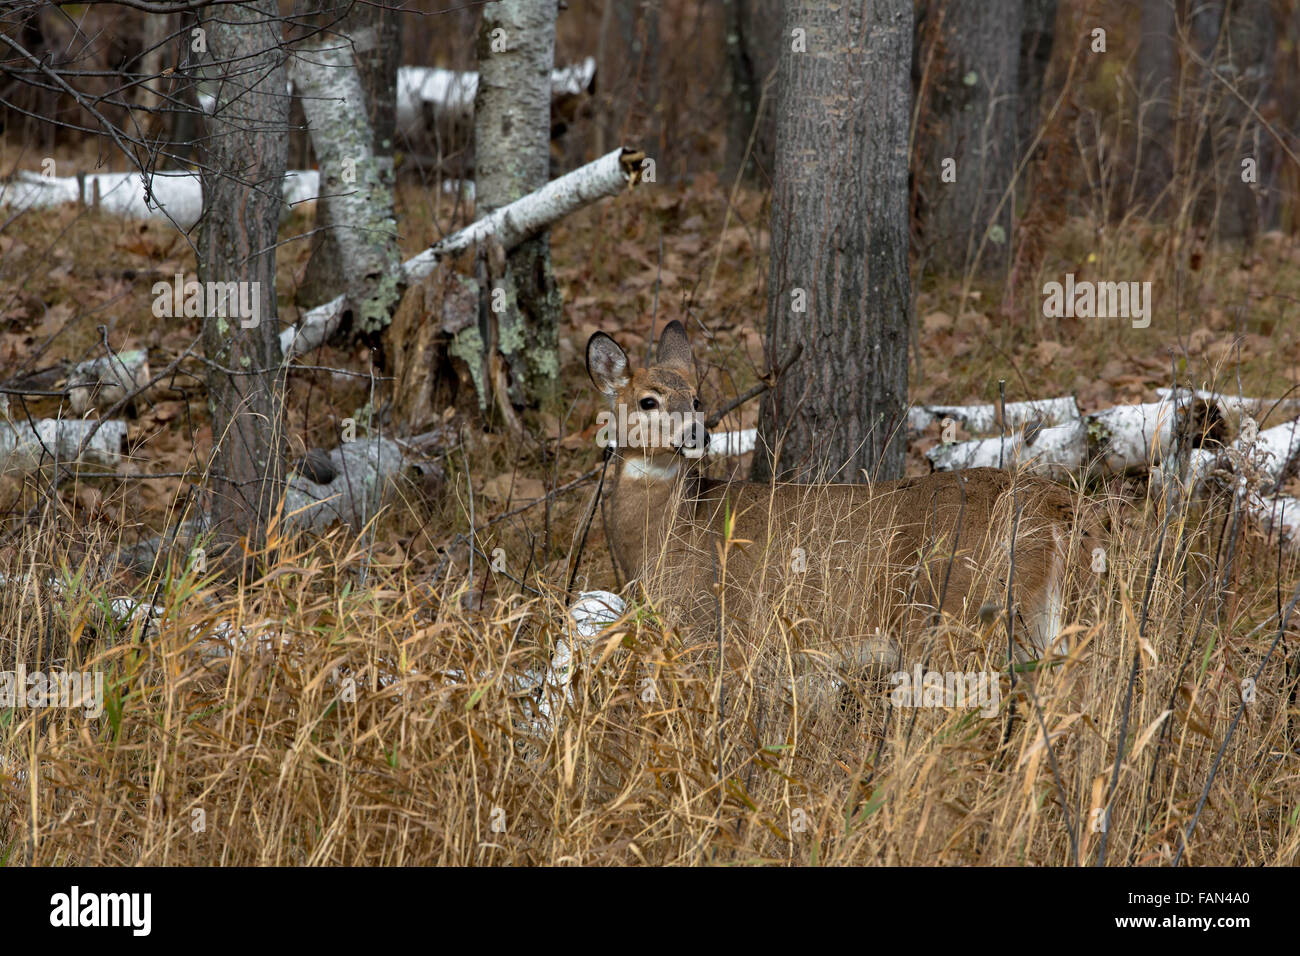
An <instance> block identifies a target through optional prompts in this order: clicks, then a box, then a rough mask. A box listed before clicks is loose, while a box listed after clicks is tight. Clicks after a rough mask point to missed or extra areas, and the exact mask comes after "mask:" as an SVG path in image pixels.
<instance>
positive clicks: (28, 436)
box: [0, 418, 126, 474]
mask: <svg viewBox="0 0 1300 956" xmlns="http://www.w3.org/2000/svg"><path fill="white" fill-rule="evenodd" d="M95 424H96V423H95V422H94V421H90V420H87V419H81V418H41V419H37V420H36V421H35V426H36V427H35V428H33V427H32V426H31V425H29V424H28V423H27V422H26V421H10V422H0V473H6V474H7V473H10V472H18V473H21V474H27V473H30V472H33V471H35V470H37V469H38V468H40V467H42V466H43V465H52V464H54V460H55V459H56V458H57V459H58V460H59V461H61V462H70V461H74V460H76V461H80V462H82V463H94V464H98V465H116V464H117V463H118V462H119V461H121V459H122V448H123V446H124V445H125V444H126V422H119V421H106V422H104V423H103V424H102V425H100V427H99V429H98V430H97V431H96V432H95V436H94V437H93V438H92V439H91V440H90V443H89V444H88V445H87V446H86V447H85V448H84V449H82V450H81V457H80V458H77V449H78V448H81V443H82V441H84V440H85V438H86V435H88V434H89V433H90V430H91V429H92V428H94V427H95Z"/></svg>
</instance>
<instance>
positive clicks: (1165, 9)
mask: <svg viewBox="0 0 1300 956" xmlns="http://www.w3.org/2000/svg"><path fill="white" fill-rule="evenodd" d="M1141 21H1142V27H1141V29H1142V33H1141V35H1140V37H1139V39H1138V54H1137V91H1138V102H1137V110H1138V131H1139V136H1138V148H1139V150H1140V154H1139V159H1138V192H1139V195H1140V197H1141V198H1143V199H1145V200H1147V201H1148V202H1151V203H1156V204H1157V205H1164V204H1163V203H1158V202H1157V201H1158V200H1160V197H1161V196H1162V194H1163V193H1164V192H1165V190H1166V189H1167V187H1168V186H1169V183H1170V181H1171V180H1172V179H1173V174H1174V159H1175V157H1174V153H1173V150H1174V135H1173V133H1174V121H1173V106H1172V103H1173V97H1174V94H1175V91H1176V87H1177V77H1176V73H1175V49H1174V47H1175V42H1176V38H1175V11H1174V0H1142V16H1141Z"/></svg>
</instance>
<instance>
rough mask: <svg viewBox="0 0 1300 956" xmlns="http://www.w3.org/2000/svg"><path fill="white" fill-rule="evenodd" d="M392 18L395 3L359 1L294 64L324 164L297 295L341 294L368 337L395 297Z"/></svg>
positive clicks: (395, 50)
mask: <svg viewBox="0 0 1300 956" xmlns="http://www.w3.org/2000/svg"><path fill="white" fill-rule="evenodd" d="M397 22H398V21H397V14H396V12H394V11H392V10H388V9H386V8H385V7H383V6H380V5H374V6H372V5H370V4H358V5H357V6H356V7H355V8H354V9H353V12H352V13H351V14H349V15H348V17H347V18H346V19H345V20H344V24H343V27H342V35H339V34H334V33H327V34H326V35H325V36H324V37H323V38H322V39H320V40H318V41H316V42H313V43H311V44H309V45H304V46H302V47H301V48H299V50H298V53H297V56H296V58H295V61H294V65H293V69H292V79H293V81H294V86H295V88H296V91H297V92H298V94H299V95H300V97H301V101H302V105H303V112H304V113H305V114H306V116H307V124H308V126H309V127H310V128H311V140H312V148H313V150H314V151H315V154H316V161H317V163H318V164H319V166H320V173H321V190H320V197H321V198H320V199H319V200H318V201H317V203H316V225H317V228H318V229H320V230H322V231H321V232H319V233H318V234H317V237H318V238H317V242H316V245H315V247H314V248H313V250H312V256H311V259H310V261H309V262H308V263H307V273H306V276H305V277H304V278H303V282H302V284H301V285H300V287H299V290H298V295H299V296H300V297H301V300H302V301H306V302H322V301H325V300H328V299H332V298H333V297H334V296H336V295H339V294H343V295H345V296H346V297H347V301H348V311H349V312H350V313H351V317H352V321H351V330H352V331H353V332H355V333H357V334H360V335H361V336H365V337H368V338H371V339H372V340H373V339H374V337H375V336H377V334H378V333H379V332H381V331H383V329H384V328H386V327H387V326H388V323H389V321H390V319H391V318H392V313H393V310H394V309H396V308H397V303H398V300H399V299H400V298H401V283H400V281H399V272H398V267H399V266H400V264H401V257H400V254H399V250H398V248H397V220H396V215H395V213H394V205H393V202H394V200H393V187H394V173H393V137H394V124H395V116H396V98H397V59H398V55H399V52H400V50H399V44H400V35H399V33H398V29H397ZM372 118H373V120H374V124H373V125H372ZM346 325H347V323H346V321H345V326H346ZM345 331H346V329H345Z"/></svg>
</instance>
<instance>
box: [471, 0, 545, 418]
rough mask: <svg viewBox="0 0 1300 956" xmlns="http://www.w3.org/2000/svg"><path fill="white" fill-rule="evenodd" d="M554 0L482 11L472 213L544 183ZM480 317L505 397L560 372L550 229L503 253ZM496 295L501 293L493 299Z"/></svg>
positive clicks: (540, 389) (528, 394)
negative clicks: (505, 370)
mask: <svg viewBox="0 0 1300 956" xmlns="http://www.w3.org/2000/svg"><path fill="white" fill-rule="evenodd" d="M555 14H556V5H555V2H554V0H501V2H500V3H492V4H488V5H486V6H485V7H484V8H483V20H482V24H481V26H480V28H479V37H478V63H479V82H478V92H477V95H476V97H475V101H474V161H475V184H474V188H475V192H474V195H475V210H476V214H477V215H478V216H479V217H482V216H484V215H488V214H490V213H491V212H493V211H494V210H496V209H499V208H500V207H502V206H505V205H507V204H508V203H511V202H513V201H514V200H516V199H519V198H520V197H522V196H525V195H527V194H528V193H530V192H533V191H534V190H536V189H540V188H541V187H542V186H544V185H546V182H547V180H548V178H549V174H550V130H551V69H552V67H553V66H554V63H555ZM498 281H499V283H500V291H498V289H497V288H485V289H484V295H486V296H488V297H489V303H488V309H487V310H486V312H485V314H486V316H487V320H488V322H490V323H492V324H493V325H494V326H495V327H494V328H487V329H483V330H482V331H483V333H484V335H483V340H484V341H485V342H494V343H495V345H496V350H497V352H499V353H500V355H501V358H502V360H503V361H504V362H505V363H506V365H507V366H508V367H509V370H510V396H509V397H510V400H511V401H512V402H513V403H514V404H515V405H524V404H530V403H535V402H537V401H539V400H541V399H542V398H544V397H546V396H547V395H549V394H550V393H551V392H552V391H553V390H554V388H555V383H556V379H557V377H558V374H559V359H558V348H559V332H558V329H559V321H560V311H561V306H562V303H561V301H560V292H559V289H558V287H557V286H556V283H555V274H554V272H553V271H552V269H551V246H550V236H549V234H546V233H543V234H542V235H540V236H537V237H535V238H533V239H529V240H528V241H526V242H524V243H521V244H520V245H519V246H518V247H516V248H515V249H513V250H511V251H510V252H509V253H508V255H507V257H506V262H505V273H504V275H503V276H501V277H500V279H499V280H498ZM501 292H504V298H503V297H502V296H501Z"/></svg>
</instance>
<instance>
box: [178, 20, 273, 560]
mask: <svg viewBox="0 0 1300 956" xmlns="http://www.w3.org/2000/svg"><path fill="white" fill-rule="evenodd" d="M203 25H204V27H205V28H206V29H207V36H208V49H209V50H210V51H211V54H212V60H213V65H212V67H211V70H212V73H213V75H214V76H215V78H216V94H217V100H216V105H215V108H214V110H213V112H212V115H211V116H210V117H208V121H207V122H208V135H207V149H206V152H207V155H206V156H204V157H203V163H202V167H201V168H202V170H203V192H204V206H205V212H204V218H203V224H202V226H201V228H200V232H199V264H198V268H199V280H200V281H201V282H204V283H207V282H214V283H216V282H220V283H230V282H239V283H248V284H249V285H247V286H244V287H243V288H244V289H247V290H249V293H250V294H249V298H248V301H249V304H250V305H253V306H255V309H256V317H255V318H256V321H255V322H254V317H253V316H252V315H249V316H248V317H246V318H241V317H240V316H239V315H231V314H230V313H232V312H237V311H238V310H235V309H231V308H226V309H224V310H220V311H224V312H226V313H227V314H226V315H225V316H221V315H214V314H213V311H215V310H213V309H212V308H211V302H209V308H208V310H207V311H206V312H205V315H204V319H203V348H204V351H205V352H206V354H207V357H208V359H209V360H210V362H211V364H210V365H209V366H208V373H207V376H208V405H209V409H210V411H211V413H212V444H213V451H212V462H211V468H212V472H213V475H212V478H211V483H210V487H211V490H212V506H211V516H212V525H213V529H214V531H215V532H216V533H217V534H218V536H219V537H221V538H224V539H225V540H226V541H227V542H229V541H231V539H233V538H237V537H242V536H245V535H246V536H247V538H248V544H249V548H250V550H254V551H256V550H258V549H260V548H261V547H262V545H263V544H264V542H265V536H266V526H267V522H268V520H269V518H270V516H271V514H272V512H273V510H274V509H275V507H276V505H277V503H278V501H279V499H280V497H281V495H282V493H283V474H284V463H283V457H284V428H283V409H284V384H283V380H282V378H281V377H280V373H279V371H278V370H279V368H280V362H281V354H280V339H279V335H278V332H279V329H278V327H277V322H276V302H275V240H276V226H277V225H278V223H279V218H280V188H281V186H280V184H281V181H282V180H283V179H284V167H285V160H286V152H287V144H288V130H287V125H288V117H289V101H288V99H287V98H286V97H285V95H284V89H285V71H284V55H283V53H281V51H280V45H281V40H282V38H281V27H280V20H279V19H278V10H277V6H276V3H275V0H250V2H248V3H241V4H231V5H229V6H223V7H221V8H220V15H219V16H217V17H215V18H214V19H212V20H208V21H205V22H204V24H203ZM249 311H250V312H252V311H253V310H252V309H250V310H249ZM246 325H247V326H248V327H245V326H246ZM218 366H219V367H218Z"/></svg>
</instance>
